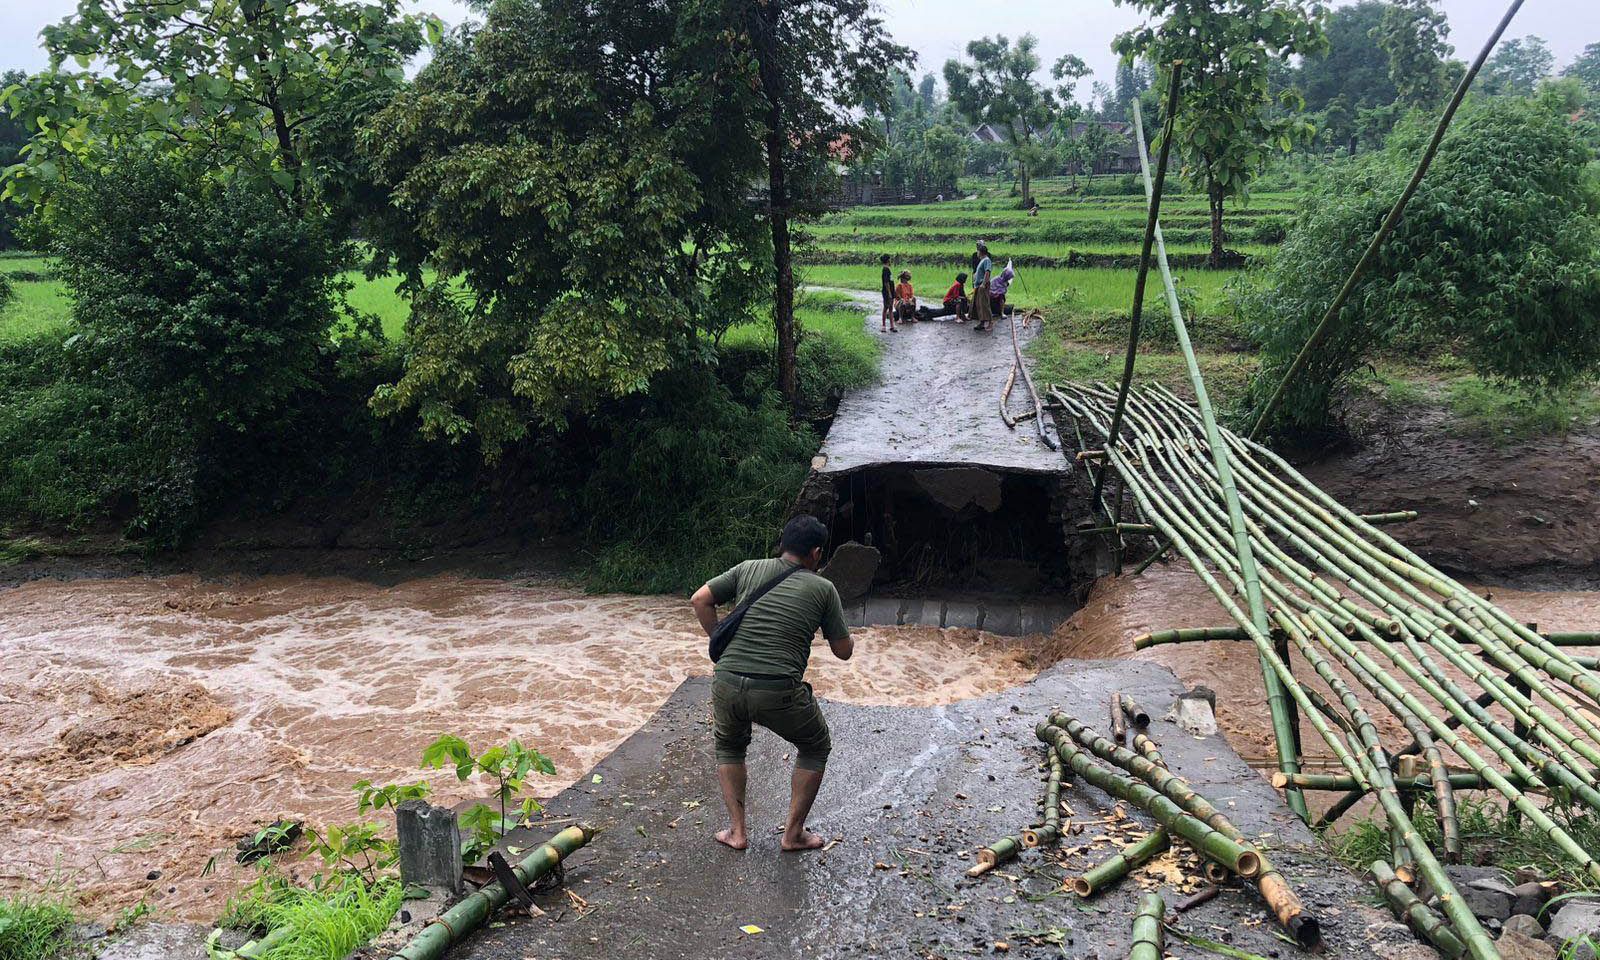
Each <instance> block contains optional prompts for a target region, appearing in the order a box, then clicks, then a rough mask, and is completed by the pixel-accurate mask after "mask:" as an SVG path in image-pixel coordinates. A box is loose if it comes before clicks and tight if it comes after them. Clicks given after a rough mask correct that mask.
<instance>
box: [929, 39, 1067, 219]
mask: <svg viewBox="0 0 1600 960" xmlns="http://www.w3.org/2000/svg"><path fill="white" fill-rule="evenodd" d="M1038 45H1039V41H1038V39H1037V38H1035V37H1034V36H1033V34H1031V33H1025V34H1023V35H1022V37H1021V38H1019V39H1018V40H1017V42H1016V44H1015V45H1013V44H1012V43H1011V41H1010V40H1009V39H1008V38H1006V37H1004V36H998V35H997V36H994V37H983V38H981V39H978V40H973V41H972V42H970V43H968V44H967V57H968V58H969V59H970V60H971V62H970V63H962V62H961V61H958V60H947V61H946V62H945V65H944V82H945V86H947V87H948V88H949V90H950V102H951V103H953V104H955V106H956V108H957V109H958V110H960V111H961V113H962V115H963V116H965V117H966V118H967V119H968V120H969V121H971V122H972V123H987V124H992V125H993V126H995V127H997V128H998V129H1001V130H1004V131H1005V132H1006V134H1007V138H1008V141H1009V145H1010V150H1011V157H1012V160H1013V162H1015V163H1016V165H1017V177H1018V183H1019V186H1020V187H1021V190H1022V203H1023V205H1024V206H1026V205H1027V204H1028V201H1029V200H1030V199H1031V198H1032V196H1033V171H1034V170H1035V169H1037V168H1038V167H1039V165H1040V164H1042V163H1043V162H1044V159H1045V151H1044V149H1043V147H1042V145H1041V143H1040V140H1039V137H1040V135H1041V134H1042V133H1043V132H1044V131H1046V130H1047V129H1049V127H1050V126H1051V125H1052V124H1053V123H1055V122H1056V120H1057V119H1059V118H1060V116H1061V114H1062V105H1063V104H1066V103H1070V102H1071V100H1072V91H1073V88H1074V87H1075V86H1076V84H1077V81H1078V80H1080V79H1082V78H1083V77H1084V76H1086V75H1087V74H1088V72H1089V69H1088V67H1087V66H1086V65H1085V64H1084V62H1083V60H1082V59H1080V58H1079V57H1076V56H1074V55H1072V54H1068V55H1066V56H1064V57H1062V58H1060V59H1059V60H1057V61H1056V62H1055V64H1054V65H1053V66H1052V67H1051V70H1050V73H1051V76H1053V77H1054V78H1055V79H1056V81H1057V87H1056V88H1054V89H1051V88H1048V87H1046V86H1044V85H1043V84H1041V83H1040V82H1039V81H1038V80H1037V79H1035V77H1034V75H1035V74H1036V73H1038V71H1039V68H1040V62H1039V55H1038V53H1037V52H1036V51H1037V48H1038Z"/></svg>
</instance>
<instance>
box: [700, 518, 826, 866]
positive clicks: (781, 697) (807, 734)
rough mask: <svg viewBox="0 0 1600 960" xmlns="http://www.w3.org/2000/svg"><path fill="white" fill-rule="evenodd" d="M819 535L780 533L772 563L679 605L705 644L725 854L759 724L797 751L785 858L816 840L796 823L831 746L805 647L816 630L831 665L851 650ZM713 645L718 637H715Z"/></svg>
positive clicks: (805, 523)
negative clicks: (720, 613)
mask: <svg viewBox="0 0 1600 960" xmlns="http://www.w3.org/2000/svg"><path fill="white" fill-rule="evenodd" d="M827 542H828V528H827V527H825V526H823V525H822V521H821V520H818V519H817V518H816V517H813V516H810V515H801V516H798V517H795V518H794V519H792V520H790V521H789V522H788V523H787V524H786V525H785V526H784V528H783V536H782V538H781V540H780V542H779V550H780V553H779V555H778V557H777V558H776V559H772V560H746V561H745V562H743V563H741V564H739V565H738V566H736V567H734V568H733V569H732V570H729V571H728V572H727V573H724V574H722V575H721V576H718V577H714V578H713V579H712V580H711V581H710V582H709V583H707V584H706V585H705V586H703V587H701V588H700V589H699V590H696V591H695V594H694V596H693V597H691V598H690V600H689V603H690V604H691V605H692V606H693V607H694V613H695V616H696V617H698V618H699V620H700V626H702V627H704V628H705V631H706V635H707V636H710V637H711V638H712V646H713V654H712V659H714V660H716V663H717V667H716V672H715V674H714V675H713V677H712V681H711V705H712V713H713V716H714V718H715V726H714V731H715V736H716V746H717V779H718V781H719V782H720V783H721V785H722V801H723V803H725V804H727V807H728V821H729V825H728V828H727V829H726V830H723V831H721V832H720V833H718V834H717V841H718V842H719V843H723V844H726V845H727V846H730V847H732V848H733V849H735V850H743V849H744V848H745V847H747V846H749V843H750V840H749V834H748V832H747V831H746V829H745V816H744V814H745V810H744V797H745V780H746V770H745V762H744V759H745V751H746V750H747V749H748V748H749V746H750V727H751V724H760V725H761V726H763V727H766V728H767V729H768V730H771V731H772V732H773V733H775V734H777V735H778V736H780V737H782V738H783V739H785V740H787V741H789V742H790V743H791V744H793V745H794V746H795V748H796V750H797V751H798V755H797V756H796V759H795V764H794V776H793V777H792V778H791V780H790V784H789V818H788V820H787V821H786V822H785V823H784V828H783V841H782V843H781V846H782V848H783V849H784V850H785V851H796V850H815V849H817V848H819V847H821V846H822V838H821V837H819V836H817V835H816V834H814V833H812V832H811V831H810V830H807V829H806V817H807V816H808V815H809V814H810V813H811V805H812V803H813V802H815V801H816V799H817V790H818V789H819V788H820V787H821V786H822V774H823V768H824V767H825V766H826V765H827V762H828V753H829V752H830V751H831V750H832V749H833V742H832V740H831V739H830V738H829V736H828V721H827V720H826V719H824V718H823V716H822V708H821V707H820V706H819V705H818V704H817V698H816V697H815V696H814V695H813V694H812V692H811V684H809V683H806V682H805V673H806V666H807V664H808V663H809V662H810V660H811V640H812V638H813V637H814V636H816V633H817V629H818V628H819V627H820V628H821V630H822V635H823V636H824V637H825V638H827V641H828V647H829V648H830V649H831V650H832V651H833V655H834V656H836V657H838V658H839V659H840V660H848V659H850V655H851V654H852V653H854V652H855V643H854V641H852V640H851V639H850V631H849V629H848V628H846V627H845V624H844V606H843V604H841V603H840V602H839V591H838V590H837V589H835V588H834V585H833V584H832V582H830V581H828V580H826V579H824V578H822V577H820V576H818V575H817V573H816V570H817V566H818V565H819V564H820V563H821V562H822V548H823V545H824V544H826V543H827ZM735 600H737V601H738V605H737V606H736V607H735V609H734V611H733V613H732V614H730V619H732V618H734V617H740V618H741V619H738V620H735V621H734V623H733V624H731V626H733V628H734V631H733V634H732V638H731V639H728V640H726V643H727V645H726V647H725V648H723V649H722V650H721V652H720V654H719V653H718V652H717V651H716V649H715V648H716V646H717V643H718V639H719V637H718V636H717V605H718V604H725V603H728V602H730V601H735ZM723 639H726V637H725V636H724V638H723Z"/></svg>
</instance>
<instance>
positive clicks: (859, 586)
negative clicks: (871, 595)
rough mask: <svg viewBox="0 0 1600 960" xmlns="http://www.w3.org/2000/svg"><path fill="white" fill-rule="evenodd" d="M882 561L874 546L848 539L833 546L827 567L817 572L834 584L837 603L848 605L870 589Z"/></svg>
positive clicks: (880, 554)
mask: <svg viewBox="0 0 1600 960" xmlns="http://www.w3.org/2000/svg"><path fill="white" fill-rule="evenodd" d="M882 562H883V554H882V553H880V552H879V551H878V549H877V548H876V547H869V546H867V545H866V544H862V543H857V542H855V541H854V540H850V541H847V542H845V543H841V544H839V546H837V547H835V548H834V551H833V556H832V557H830V558H828V565H827V566H825V567H823V568H822V569H821V570H819V571H817V572H818V573H820V574H821V575H822V576H823V577H825V578H827V579H828V580H829V581H830V582H832V583H833V586H834V588H835V589H836V590H838V591H839V599H840V600H842V601H844V602H845V603H850V602H851V601H853V600H858V599H860V598H861V597H864V596H866V595H867V591H869V590H871V589H872V578H873V577H874V576H876V575H877V573H878V565H879V564H880V563H882Z"/></svg>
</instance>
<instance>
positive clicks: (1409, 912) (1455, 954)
mask: <svg viewBox="0 0 1600 960" xmlns="http://www.w3.org/2000/svg"><path fill="white" fill-rule="evenodd" d="M1370 872H1371V873H1372V879H1373V882H1374V883H1376V884H1377V885H1378V890H1379V891H1381V892H1382V893H1383V898H1384V899H1385V900H1386V901H1388V903H1389V909H1390V910H1393V911H1394V915H1395V917H1397V918H1398V919H1400V920H1401V921H1402V922H1404V923H1405V925H1406V926H1408V927H1410V928H1411V929H1412V931H1413V932H1415V933H1416V935H1417V936H1419V937H1421V938H1422V939H1424V940H1426V941H1428V942H1429V943H1431V944H1433V946H1434V947H1435V948H1436V949H1437V950H1438V951H1439V952H1440V953H1441V954H1443V955H1444V957H1445V960H1458V958H1460V957H1462V956H1464V955H1465V954H1466V952H1467V948H1466V945H1465V944H1463V943H1462V942H1461V938H1460V937H1458V936H1456V934H1455V931H1454V930H1451V929H1450V925H1449V924H1447V923H1445V921H1444V918H1443V917H1440V916H1439V915H1438V914H1437V913H1434V912H1433V911H1432V910H1430V909H1429V908H1428V906H1427V904H1424V903H1423V902H1422V901H1421V900H1420V899H1418V898H1417V895H1416V894H1415V893H1412V892H1411V888H1410V887H1408V886H1406V885H1405V883H1404V882H1402V881H1401V879H1400V878H1399V877H1398V876H1395V872H1394V869H1393V868H1391V867H1390V866H1389V865H1388V864H1387V863H1385V862H1383V861H1382V860H1375V861H1373V863H1372V866H1371V868H1370Z"/></svg>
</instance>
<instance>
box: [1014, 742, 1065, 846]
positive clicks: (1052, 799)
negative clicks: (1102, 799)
mask: <svg viewBox="0 0 1600 960" xmlns="http://www.w3.org/2000/svg"><path fill="white" fill-rule="evenodd" d="M1062 773H1063V769H1062V766H1061V757H1059V756H1057V755H1056V752H1055V751H1054V750H1051V751H1050V777H1049V779H1048V780H1047V781H1046V782H1045V788H1044V824H1043V825H1042V826H1039V827H1029V828H1028V829H1027V830H1024V831H1022V845H1023V846H1024V847H1028V848H1033V847H1042V846H1047V845H1049V844H1052V843H1055V842H1056V841H1057V840H1058V839H1060V838H1061V775H1062Z"/></svg>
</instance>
